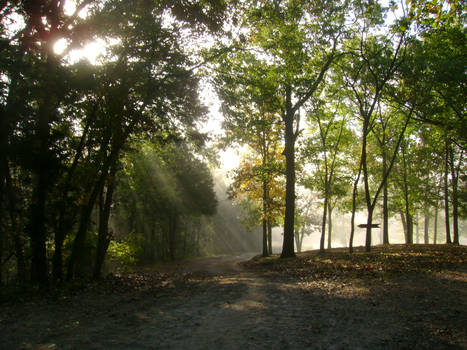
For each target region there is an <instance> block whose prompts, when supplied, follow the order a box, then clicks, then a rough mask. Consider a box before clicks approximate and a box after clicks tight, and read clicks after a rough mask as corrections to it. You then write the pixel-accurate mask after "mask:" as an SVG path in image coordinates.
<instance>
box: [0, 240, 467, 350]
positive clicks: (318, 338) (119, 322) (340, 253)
mask: <svg viewBox="0 0 467 350" xmlns="http://www.w3.org/2000/svg"><path fill="white" fill-rule="evenodd" d="M251 257H252V255H243V256H239V257H221V258H209V259H197V260H194V261H190V262H187V263H182V264H180V263H179V264H172V265H167V266H164V268H158V269H156V270H154V269H145V270H144V271H140V272H138V273H133V274H128V275H116V276H109V277H107V278H105V279H104V280H102V281H100V282H99V283H92V284H87V285H85V286H76V287H72V286H68V289H67V290H66V292H64V291H63V290H62V289H60V290H55V291H52V290H49V291H48V292H47V293H45V294H44V293H43V292H41V293H40V296H37V295H36V296H35V295H33V294H31V293H29V294H24V295H23V294H21V295H16V296H15V298H13V299H14V300H12V298H11V296H10V297H9V300H7V301H5V299H3V301H2V303H1V304H0V339H1V341H0V349H2V350H3V349H5V350H13V349H41V350H44V349H80V350H82V349H135V350H139V349H142V350H144V349H467V331H466V327H465V326H466V325H467V265H466V262H467V247H463V246H461V247H455V246H446V245H438V246H422V245H420V246H419V245H417V246H411V247H406V246H403V245H400V246H390V247H376V248H375V249H374V250H373V251H372V252H371V253H365V252H363V251H360V250H357V252H355V254H353V255H349V254H348V253H347V252H346V251H345V250H343V249H333V250H332V251H331V252H328V253H325V254H318V253H317V252H307V253H303V254H300V255H299V256H298V258H297V259H285V260H284V259H282V260H279V259H278V258H277V256H273V257H271V258H266V259H263V258H258V257H256V258H253V259H250V258H251ZM38 293H39V291H38Z"/></svg>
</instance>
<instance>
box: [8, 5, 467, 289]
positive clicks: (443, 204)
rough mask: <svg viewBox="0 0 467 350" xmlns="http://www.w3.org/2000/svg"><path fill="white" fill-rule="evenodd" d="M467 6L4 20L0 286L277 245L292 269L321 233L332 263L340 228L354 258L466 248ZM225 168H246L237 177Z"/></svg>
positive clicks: (61, 12) (221, 8)
mask: <svg viewBox="0 0 467 350" xmlns="http://www.w3.org/2000/svg"><path fill="white" fill-rule="evenodd" d="M464 6H465V4H463V2H462V1H418V0H410V1H401V2H400V3H397V2H395V1H380V2H378V1H360V0H341V1H321V2H316V1H299V0H290V1H249V0H232V1H227V0H206V1H175V2H174V1H165V0H160V1H149V0H138V1H136V0H134V1H121V0H106V1H104V0H102V1H99V0H96V1H89V0H83V1H60V0H41V1H4V2H1V7H0V11H1V26H0V33H1V38H0V45H1V54H0V55H1V56H0V58H1V60H0V68H1V72H0V74H1V76H0V77H1V79H0V84H1V97H0V102H1V120H0V123H1V125H0V164H1V166H0V284H10V283H20V284H22V283H32V284H46V283H48V282H50V281H65V280H67V281H70V280H75V279H90V278H94V279H99V278H100V277H101V276H102V275H103V273H104V272H106V271H107V272H108V271H110V270H111V269H112V267H113V268H116V267H118V266H128V265H135V264H143V265H144V264H152V263H156V262H163V261H175V260H180V259H184V258H188V257H196V256H209V255H216V254H227V253H232V252H235V253H241V252H246V251H257V252H262V255H263V256H268V255H270V254H272V244H271V232H272V229H273V228H274V227H278V228H280V230H281V231H282V230H283V242H282V249H281V252H282V253H281V257H284V258H287V257H293V256H295V252H297V251H298V252H299V251H300V250H301V245H302V242H303V239H304V237H306V236H307V235H310V234H311V233H314V234H316V232H319V236H320V250H321V251H324V250H326V248H331V235H332V215H333V213H336V212H337V211H338V212H339V213H345V214H350V221H349V222H348V224H347V228H346V230H347V231H346V232H342V234H343V235H345V237H347V238H346V239H347V244H346V245H347V246H348V249H349V251H350V252H352V250H353V239H354V235H355V230H356V229H358V225H359V226H360V229H361V228H363V229H364V231H365V249H366V251H370V250H371V248H372V246H374V245H375V244H376V243H380V242H374V240H375V238H374V231H375V228H378V227H379V226H380V225H381V232H382V237H383V238H382V242H381V243H383V244H389V243H391V230H390V227H389V224H388V222H389V220H390V218H397V220H400V221H401V222H402V224H403V230H404V237H405V243H406V244H409V245H410V244H413V243H414V225H416V226H417V228H418V227H419V226H420V227H422V229H423V242H424V243H425V244H429V243H430V244H431V243H451V244H455V245H459V243H460V242H461V238H462V237H465V233H466V225H465V223H464V222H463V220H464V219H465V218H466V216H467V173H466V170H467V167H466V162H465V151H466V145H467V138H466V135H467V118H466V116H465V96H466V85H465V83H466V79H465V63H466V43H465V39H466V32H465V8H464ZM92 45H94V46H92ZM89 47H92V48H93V49H92V50H94V51H97V53H96V52H94V56H93V59H91V58H90V57H91V56H89V51H90V50H89ZM86 48H88V50H87V51H86ZM83 52H84V53H83ZM86 52H87V54H86ZM206 89H211V90H213V91H214V92H215V96H216V98H217V99H218V101H219V104H220V111H214V114H216V113H217V114H218V116H220V118H221V120H220V127H221V129H220V130H219V132H218V133H217V134H212V133H208V132H205V131H203V130H205V126H206V125H207V124H209V123H212V122H213V120H214V119H215V116H214V115H213V112H212V109H211V110H210V109H209V106H208V104H209V101H206V99H205V98H204V99H203V94H205V91H206ZM226 149H237V150H238V149H241V150H242V152H241V155H240V161H239V164H238V166H237V167H236V168H235V169H233V170H232V171H230V172H229V173H228V174H227V175H225V174H224V173H222V172H220V173H219V171H218V170H216V169H218V168H219V167H220V166H221V164H220V162H219V152H222V151H225V150H226ZM219 174H220V175H219ZM357 212H362V213H364V215H365V221H364V222H356V219H355V216H356V213H357ZM335 215H336V214H335ZM415 217H417V218H422V220H415ZM441 220H444V222H443V223H441ZM357 221H358V220H357ZM422 221H423V223H422ZM438 221H440V222H438ZM326 237H327V239H328V244H327V247H326ZM103 271H104V272H103Z"/></svg>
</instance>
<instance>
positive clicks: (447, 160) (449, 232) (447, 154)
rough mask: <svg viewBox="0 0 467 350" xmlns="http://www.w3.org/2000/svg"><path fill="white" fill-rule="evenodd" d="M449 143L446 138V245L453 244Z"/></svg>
mask: <svg viewBox="0 0 467 350" xmlns="http://www.w3.org/2000/svg"><path fill="white" fill-rule="evenodd" d="M449 148H450V147H449V141H448V137H447V136H446V137H445V157H444V216H445V218H444V220H445V229H446V243H447V244H450V243H452V242H451V225H450V223H449V179H448V176H449Z"/></svg>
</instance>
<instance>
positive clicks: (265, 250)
mask: <svg viewBox="0 0 467 350" xmlns="http://www.w3.org/2000/svg"><path fill="white" fill-rule="evenodd" d="M267 186H268V185H267V183H266V181H263V219H262V222H263V257H266V256H268V224H267V201H268V196H267V191H268V188H267Z"/></svg>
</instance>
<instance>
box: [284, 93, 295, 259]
mask: <svg viewBox="0 0 467 350" xmlns="http://www.w3.org/2000/svg"><path fill="white" fill-rule="evenodd" d="M294 116H295V112H294V110H293V108H292V89H291V87H290V86H287V87H286V111H285V115H284V118H283V119H284V123H285V135H284V140H285V148H284V155H285V168H286V169H285V176H286V184H285V218H284V240H283V244H282V253H281V258H291V257H295V252H294V218H295V136H296V135H295V133H294V129H293V122H294Z"/></svg>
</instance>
